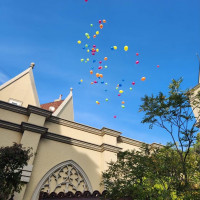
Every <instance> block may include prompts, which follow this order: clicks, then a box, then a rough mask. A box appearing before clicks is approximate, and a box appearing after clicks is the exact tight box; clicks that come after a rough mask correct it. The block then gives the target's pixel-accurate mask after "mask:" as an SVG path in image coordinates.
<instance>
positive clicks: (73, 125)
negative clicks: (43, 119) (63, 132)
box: [47, 116, 101, 136]
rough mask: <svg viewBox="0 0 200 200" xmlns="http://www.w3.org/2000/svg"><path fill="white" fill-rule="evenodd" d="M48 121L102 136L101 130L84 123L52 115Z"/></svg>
mask: <svg viewBox="0 0 200 200" xmlns="http://www.w3.org/2000/svg"><path fill="white" fill-rule="evenodd" d="M47 121H48V122H53V123H56V124H61V125H64V126H67V127H70V128H74V129H78V130H81V131H85V132H89V133H92V134H95V135H99V136H101V130H99V129H97V128H93V127H90V126H86V125H83V124H79V123H77V122H72V121H68V120H65V119H61V118H58V117H54V116H51V117H50V118H49V119H48V120H47Z"/></svg>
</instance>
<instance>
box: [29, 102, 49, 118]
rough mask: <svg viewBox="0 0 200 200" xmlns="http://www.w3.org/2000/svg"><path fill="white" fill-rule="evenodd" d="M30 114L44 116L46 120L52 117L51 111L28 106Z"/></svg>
mask: <svg viewBox="0 0 200 200" xmlns="http://www.w3.org/2000/svg"><path fill="white" fill-rule="evenodd" d="M27 110H28V113H29V114H31V113H34V114H36V115H42V116H44V117H46V118H49V117H50V116H51V115H52V112H51V111H49V110H45V109H42V108H39V107H36V106H32V105H28V107H27Z"/></svg>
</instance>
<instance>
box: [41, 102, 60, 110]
mask: <svg viewBox="0 0 200 200" xmlns="http://www.w3.org/2000/svg"><path fill="white" fill-rule="evenodd" d="M63 101H64V100H60V101H54V102H50V103H45V104H42V105H40V107H41V108H43V109H45V110H50V109H49V108H50V107H54V108H55V110H54V111H53V112H55V111H56V110H57V109H58V107H59V106H60V105H61V104H62V102H63Z"/></svg>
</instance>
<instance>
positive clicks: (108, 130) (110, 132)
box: [101, 127, 121, 137]
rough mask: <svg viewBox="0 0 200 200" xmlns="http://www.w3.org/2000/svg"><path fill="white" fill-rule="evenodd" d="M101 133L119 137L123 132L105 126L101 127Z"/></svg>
mask: <svg viewBox="0 0 200 200" xmlns="http://www.w3.org/2000/svg"><path fill="white" fill-rule="evenodd" d="M101 134H102V136H103V135H111V136H114V137H119V136H120V135H121V132H119V131H115V130H112V129H109V128H105V127H103V128H102V129H101Z"/></svg>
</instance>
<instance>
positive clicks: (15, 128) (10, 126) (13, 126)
mask: <svg viewBox="0 0 200 200" xmlns="http://www.w3.org/2000/svg"><path fill="white" fill-rule="evenodd" d="M0 127H1V128H5V129H9V130H12V131H16V132H22V130H21V126H20V125H19V124H15V123H12V122H7V121H4V120H0Z"/></svg>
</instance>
